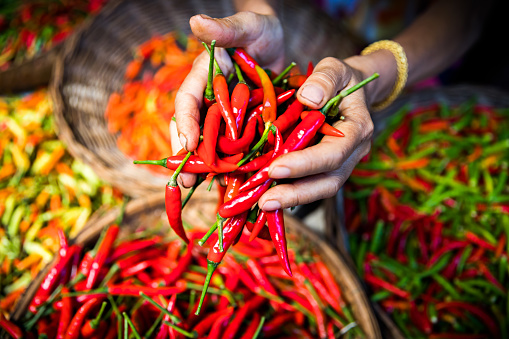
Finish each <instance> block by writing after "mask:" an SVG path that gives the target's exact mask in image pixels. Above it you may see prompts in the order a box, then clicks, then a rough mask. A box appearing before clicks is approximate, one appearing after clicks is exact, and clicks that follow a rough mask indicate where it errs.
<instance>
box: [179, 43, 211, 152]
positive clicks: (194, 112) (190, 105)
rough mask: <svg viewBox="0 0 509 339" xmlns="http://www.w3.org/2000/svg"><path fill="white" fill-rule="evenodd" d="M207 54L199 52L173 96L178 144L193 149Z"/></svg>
mask: <svg viewBox="0 0 509 339" xmlns="http://www.w3.org/2000/svg"><path fill="white" fill-rule="evenodd" d="M207 74H208V55H207V54H206V52H204V53H202V54H200V55H199V56H198V57H197V58H196V60H195V61H194V63H193V68H192V69H191V71H190V72H189V74H188V75H187V77H186V79H185V80H184V82H183V83H182V85H181V86H180V88H179V90H178V92H177V95H176V97H175V119H176V120H177V136H178V138H179V140H180V144H181V145H182V147H184V148H185V149H186V150H188V151H194V150H195V149H196V147H197V146H198V141H199V137H200V107H201V105H202V100H203V91H204V90H205V87H206V86H207Z"/></svg>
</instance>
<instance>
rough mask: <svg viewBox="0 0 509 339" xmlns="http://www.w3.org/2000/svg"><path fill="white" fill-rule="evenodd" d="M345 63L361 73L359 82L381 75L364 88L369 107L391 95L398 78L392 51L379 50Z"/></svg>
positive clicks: (353, 57)
mask: <svg viewBox="0 0 509 339" xmlns="http://www.w3.org/2000/svg"><path fill="white" fill-rule="evenodd" d="M344 61H345V63H347V64H348V65H349V66H350V67H352V68H354V69H356V70H358V71H359V72H360V73H361V77H362V78H361V79H359V81H360V80H363V79H366V78H367V77H369V76H371V75H373V73H378V74H380V77H379V78H378V79H376V80H375V81H372V82H370V83H369V84H367V85H366V86H365V87H364V89H365V93H366V101H367V103H368V105H372V104H374V103H377V102H380V101H382V100H384V99H385V98H387V96H388V95H389V94H390V93H391V91H392V89H393V88H394V84H395V83H396V80H397V78H398V68H397V64H396V61H395V60H394V56H393V55H392V53H391V52H390V51H387V50H378V51H375V52H373V53H371V54H368V55H355V56H352V57H349V58H347V59H345V60H344Z"/></svg>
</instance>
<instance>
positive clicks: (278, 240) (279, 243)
mask: <svg viewBox="0 0 509 339" xmlns="http://www.w3.org/2000/svg"><path fill="white" fill-rule="evenodd" d="M267 225H268V226H269V232H270V237H271V238H272V242H273V243H274V247H275V248H276V252H277V254H278V256H279V259H280V262H281V265H283V268H284V269H285V272H286V273H287V274H288V275H289V276H290V277H291V276H292V269H291V267H290V260H289V259H288V248H287V243H286V234H285V221H284V216H283V209H281V208H280V209H278V210H276V211H270V212H267Z"/></svg>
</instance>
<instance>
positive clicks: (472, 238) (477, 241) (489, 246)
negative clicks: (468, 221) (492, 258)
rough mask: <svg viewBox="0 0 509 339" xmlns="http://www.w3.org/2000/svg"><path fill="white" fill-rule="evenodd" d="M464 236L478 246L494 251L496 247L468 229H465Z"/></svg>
mask: <svg viewBox="0 0 509 339" xmlns="http://www.w3.org/2000/svg"><path fill="white" fill-rule="evenodd" d="M465 237H466V238H467V239H468V241H470V242H472V243H474V244H476V245H477V246H479V247H482V248H485V249H487V250H488V251H495V249H496V247H495V245H492V244H490V243H489V242H487V241H485V240H483V239H481V238H479V237H478V236H477V235H475V234H474V233H472V232H470V231H467V232H466V233H465Z"/></svg>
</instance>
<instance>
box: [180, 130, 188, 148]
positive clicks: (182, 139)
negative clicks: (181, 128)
mask: <svg viewBox="0 0 509 339" xmlns="http://www.w3.org/2000/svg"><path fill="white" fill-rule="evenodd" d="M179 140H180V145H182V147H184V148H185V149H186V151H187V139H186V137H185V135H184V134H182V133H180V134H179Z"/></svg>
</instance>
